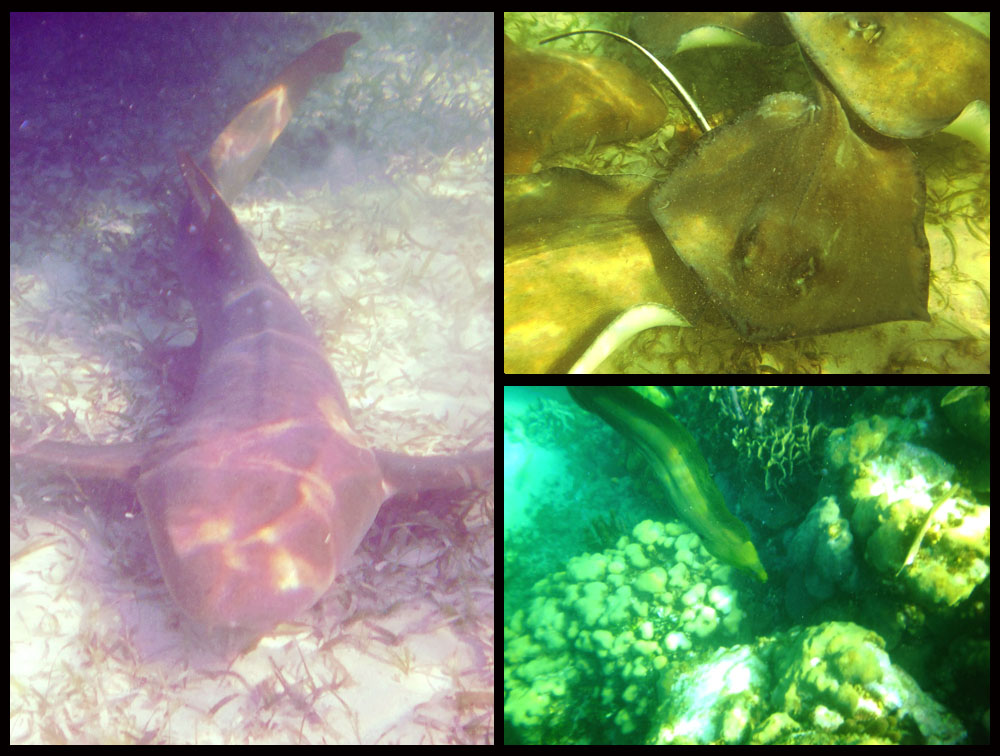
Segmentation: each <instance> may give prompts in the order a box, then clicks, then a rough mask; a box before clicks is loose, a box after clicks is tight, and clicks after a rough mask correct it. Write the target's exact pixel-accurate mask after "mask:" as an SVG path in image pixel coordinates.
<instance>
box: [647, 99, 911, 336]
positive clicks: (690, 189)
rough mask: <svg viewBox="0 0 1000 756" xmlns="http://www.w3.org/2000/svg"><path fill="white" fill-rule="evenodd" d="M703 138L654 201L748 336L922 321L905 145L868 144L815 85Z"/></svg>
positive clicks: (682, 251) (678, 244)
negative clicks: (814, 92) (808, 92)
mask: <svg viewBox="0 0 1000 756" xmlns="http://www.w3.org/2000/svg"><path fill="white" fill-rule="evenodd" d="M816 84H817V89H818V91H819V98H818V105H817V104H816V103H814V102H813V101H811V100H810V99H809V98H807V97H805V96H803V95H800V94H796V93H791V92H784V93H781V94H776V95H770V96H768V97H767V98H765V99H764V100H763V101H762V102H761V104H760V106H759V107H758V108H757V110H756V111H754V112H751V113H748V114H746V115H745V116H743V117H742V118H740V119H738V120H737V121H735V122H733V123H731V124H728V125H726V126H722V127H719V128H717V129H715V130H713V131H711V132H709V133H708V134H706V135H705V136H703V137H702V138H701V139H700V140H699V141H698V142H697V143H696V144H695V147H694V149H692V150H691V152H689V153H688V154H687V155H686V156H685V158H684V160H683V161H682V162H681V164H680V165H679V166H678V168H677V169H676V170H675V171H674V172H673V173H672V174H671V175H670V177H669V178H668V179H667V180H666V182H664V184H663V185H662V186H661V187H660V188H659V189H658V190H657V191H656V192H655V193H654V195H653V198H652V201H651V203H650V209H651V210H652V213H653V216H654V217H655V218H656V220H657V222H658V223H659V224H660V227H661V228H662V229H663V232H664V233H665V234H666V236H667V238H668V239H669V240H670V242H671V243H672V244H673V246H674V248H675V250H676V251H677V254H678V255H679V256H680V258H681V259H682V260H683V261H684V262H685V263H686V264H687V265H688V266H690V267H691V269H692V270H694V272H695V273H696V274H697V275H698V277H699V278H700V279H701V281H702V283H703V284H704V285H705V288H706V289H707V290H708V292H709V293H710V294H711V295H712V296H713V298H714V299H715V300H716V301H717V303H718V304H719V307H720V309H721V310H722V311H723V312H724V313H725V314H726V316H727V317H728V318H729V320H730V322H731V323H732V324H733V326H734V327H735V328H736V330H737V331H738V332H739V333H740V335H741V336H743V338H745V339H747V340H749V341H776V340H780V339H787V338H793V337H797V336H806V335H809V334H819V333H829V332H833V331H842V330H846V329H848V328H853V327H856V326H864V325H871V324H874V323H883V322H886V321H892V320H929V316H928V314H927V287H928V274H929V264H930V255H929V251H928V246H927V239H926V237H925V236H924V228H923V216H924V183H923V177H922V174H921V172H920V169H919V167H918V166H917V163H916V161H915V160H914V158H913V155H912V153H911V152H910V151H909V149H908V148H907V147H906V146H905V145H904V144H902V143H896V142H891V140H882V141H884V142H886V143H887V144H880V145H879V146H878V147H875V146H872V145H871V144H869V143H868V142H866V141H864V140H862V139H861V138H859V137H858V136H857V135H856V134H855V133H854V132H853V131H852V130H851V128H850V126H849V125H848V122H847V118H846V116H845V114H844V111H843V108H841V106H840V103H839V102H838V101H837V98H836V97H835V96H834V95H833V93H832V92H831V91H830V90H829V89H828V88H826V87H825V86H824V85H823V84H822V83H821V82H819V81H817V83H816Z"/></svg>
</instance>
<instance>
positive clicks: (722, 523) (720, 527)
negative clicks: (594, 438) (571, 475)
mask: <svg viewBox="0 0 1000 756" xmlns="http://www.w3.org/2000/svg"><path fill="white" fill-rule="evenodd" d="M567 390H568V391H569V393H570V396H572V397H573V399H574V400H575V401H576V403H577V404H579V405H580V406H581V407H583V409H585V410H587V411H588V412H593V413H594V414H595V415H597V416H598V417H600V418H601V419H602V420H604V422H606V423H607V424H608V425H610V426H611V427H612V428H614V429H615V430H616V431H618V432H619V433H620V434H622V435H623V436H624V437H625V438H627V439H628V440H629V441H631V442H633V443H634V444H635V445H636V446H638V447H639V450H640V451H641V452H642V455H643V456H644V457H645V458H646V460H647V461H648V462H649V464H650V466H651V467H652V468H653V472H654V473H655V474H656V477H657V478H658V479H659V481H660V482H661V483H662V484H663V487H664V488H665V489H666V490H667V495H668V497H669V498H670V500H671V502H672V503H673V505H674V509H675V510H676V512H677V514H678V516H679V517H680V518H681V519H682V520H684V522H685V523H686V524H687V525H688V527H690V528H691V529H692V530H693V531H695V532H696V533H697V534H698V535H699V536H701V542H702V543H703V544H704V546H705V548H706V549H708V551H709V553H710V554H712V555H713V556H714V557H716V558H717V559H719V560H720V561H722V562H725V563H726V564H731V565H732V566H734V567H739V568H740V569H742V570H747V571H748V572H751V573H753V574H754V575H756V576H757V578H759V579H760V580H762V581H764V580H767V573H766V572H765V571H764V566H763V565H762V564H761V563H760V559H759V558H758V557H757V550H756V549H755V548H754V545H753V543H751V542H750V531H748V530H747V526H746V525H744V524H743V523H742V522H740V521H739V520H737V519H736V518H735V517H734V516H733V515H732V513H731V512H730V511H729V510H728V509H726V502H725V501H724V500H723V498H722V492H721V491H719V489H718V487H717V486H716V485H715V482H714V481H713V480H712V476H711V475H709V472H708V464H707V463H706V462H705V458H704V457H703V456H702V454H701V452H700V451H699V450H698V446H697V444H696V443H695V440H694V438H693V437H692V436H691V434H690V433H688V432H687V430H685V429H684V427H683V426H681V424H680V423H678V422H677V421H676V420H675V419H674V418H673V416H672V415H671V414H670V413H669V412H667V411H666V410H664V409H662V408H660V407H658V406H657V405H656V404H654V403H653V402H651V401H649V400H648V399H645V398H643V397H642V396H640V395H639V394H637V393H636V392H634V391H632V390H631V389H629V388H627V387H625V386H567Z"/></svg>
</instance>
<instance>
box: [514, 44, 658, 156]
mask: <svg viewBox="0 0 1000 756" xmlns="http://www.w3.org/2000/svg"><path fill="white" fill-rule="evenodd" d="M503 69H504V75H503V106H504V114H503V135H504V153H503V171H504V173H530V172H531V167H532V165H534V163H535V161H536V160H537V159H538V158H540V157H542V156H544V155H547V154H550V153H553V152H559V151H560V150H565V149H569V148H571V147H577V146H579V147H583V146H585V145H586V144H587V143H588V142H590V141H591V140H594V141H595V142H596V143H597V144H603V143H604V142H612V141H617V140H626V139H638V138H640V137H644V136H646V135H648V134H651V133H652V132H653V131H655V130H656V129H657V128H659V127H660V125H661V124H662V123H663V122H664V120H666V117H667V109H666V106H665V105H664V104H663V101H662V100H661V99H660V97H659V96H658V95H657V94H656V92H655V91H654V90H653V88H652V87H651V86H650V85H649V83H648V82H646V81H645V80H643V79H642V78H640V77H639V76H638V75H637V74H635V73H633V72H632V71H631V70H630V69H628V68H627V67H626V66H624V65H623V64H621V63H619V62H618V61H616V60H611V59H610V58H600V57H595V56H593V55H579V54H576V53H568V52H550V51H546V52H539V51H535V50H528V49H526V48H523V47H521V46H520V45H517V44H515V43H514V42H512V41H511V40H510V39H508V38H507V36H506V35H505V36H504V40H503Z"/></svg>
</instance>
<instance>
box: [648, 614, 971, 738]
mask: <svg viewBox="0 0 1000 756" xmlns="http://www.w3.org/2000/svg"><path fill="white" fill-rule="evenodd" d="M883 646H884V642H883V641H882V639H881V638H880V637H879V636H878V635H877V634H876V633H873V632H871V631H869V630H866V629H865V628H863V627H860V626H858V625H855V624H853V623H850V622H828V623H825V624H822V625H816V626H813V627H808V628H799V627H796V628H792V629H791V630H789V631H788V632H786V633H778V634H776V635H774V636H771V637H767V638H763V639H761V640H760V641H758V643H757V644H756V645H755V646H733V647H731V648H723V649H719V650H717V651H715V652H714V653H711V654H708V655H706V656H705V658H704V659H703V660H702V661H700V662H699V663H698V664H697V665H695V666H692V667H690V668H688V669H686V670H684V671H682V672H680V673H678V674H674V675H666V676H665V687H666V695H665V696H664V703H663V704H662V706H661V708H660V710H659V711H658V712H657V715H656V717H655V718H654V722H655V723H656V724H655V725H654V729H653V730H652V731H651V734H650V736H649V740H650V741H651V742H655V743H657V744H673V745H677V744H690V743H703V744H704V743H727V744H737V743H747V742H749V743H757V744H763V743H768V744H779V743H786V744H792V743H794V744H802V743H810V742H816V743H819V742H822V743H887V744H888V743H899V742H902V741H903V739H904V738H905V739H907V740H908V741H909V740H917V741H922V742H925V743H957V742H960V741H962V740H963V739H964V738H965V731H964V730H963V729H962V726H961V724H960V723H959V721H958V720H957V719H956V718H955V717H954V716H953V715H952V714H951V713H949V712H948V711H947V710H946V709H945V708H944V707H943V706H941V705H940V704H939V703H937V702H936V701H935V700H934V699H932V698H931V697H930V696H928V695H926V694H925V693H924V692H923V691H921V690H920V687H919V686H918V685H917V683H916V682H915V681H914V680H913V678H911V677H910V676H909V675H908V674H906V672H904V671H903V670H902V669H900V668H899V667H898V666H896V665H894V664H892V662H891V661H890V659H889V656H888V654H887V653H886V652H885V651H884V650H883Z"/></svg>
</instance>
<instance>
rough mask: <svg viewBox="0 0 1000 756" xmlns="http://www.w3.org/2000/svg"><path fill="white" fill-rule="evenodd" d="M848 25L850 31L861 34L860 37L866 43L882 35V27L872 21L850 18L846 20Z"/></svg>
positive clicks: (870, 42)
mask: <svg viewBox="0 0 1000 756" xmlns="http://www.w3.org/2000/svg"><path fill="white" fill-rule="evenodd" d="M847 25H848V27H850V29H851V31H856V32H859V33H860V34H861V38H862V39H863V40H864V41H865V42H867V43H868V44H872V43H873V42H874V41H875V40H877V39H878V38H879V37H881V36H882V27H881V26H880V25H879V24H877V23H875V22H873V21H862V20H860V19H857V18H852V19H850V21H848V22H847Z"/></svg>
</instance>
